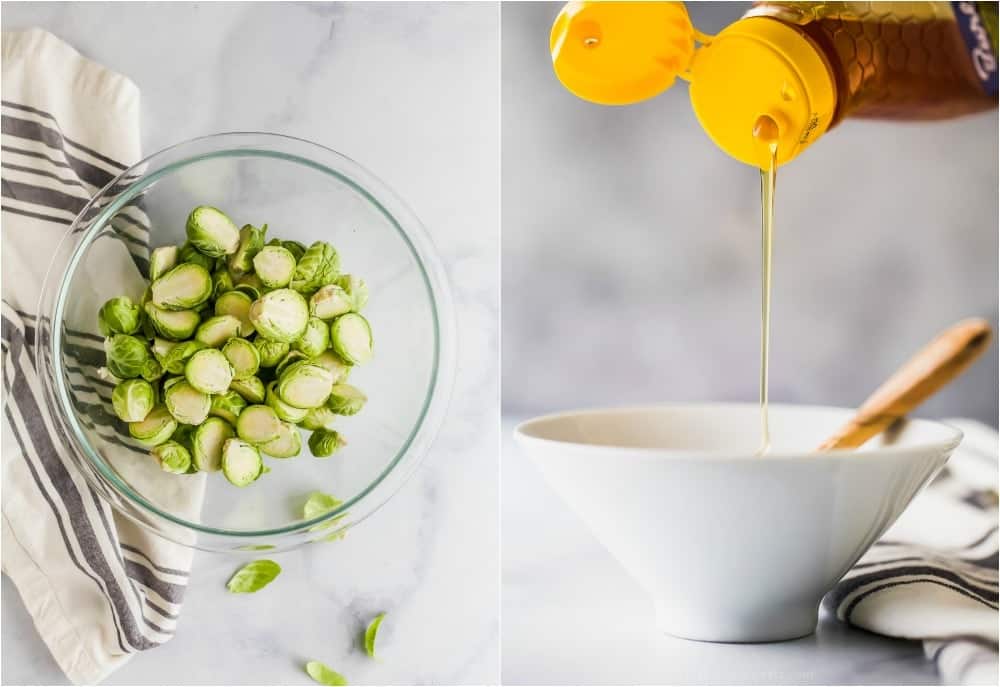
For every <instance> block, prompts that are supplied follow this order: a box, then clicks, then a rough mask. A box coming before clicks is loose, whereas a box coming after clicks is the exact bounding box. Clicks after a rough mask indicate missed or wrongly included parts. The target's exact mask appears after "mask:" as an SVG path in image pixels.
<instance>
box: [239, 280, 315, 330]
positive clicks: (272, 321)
mask: <svg viewBox="0 0 1000 687" xmlns="http://www.w3.org/2000/svg"><path fill="white" fill-rule="evenodd" d="M250 321H251V322H253V325H254V327H256V328H257V331H258V332H259V333H260V334H261V335H262V336H263V337H264V338H265V339H270V340H271V341H283V342H285V343H292V342H293V341H295V340H296V339H298V338H299V337H300V336H302V333H303V332H304V331H305V329H306V323H307V322H308V321H309V306H308V305H307V304H306V299H305V298H303V297H302V295H301V294H299V293H296V292H295V291H292V290H291V289H276V290H274V291H271V292H270V293H265V294H264V295H263V296H261V297H260V298H259V299H257V300H256V301H254V303H253V305H251V306H250Z"/></svg>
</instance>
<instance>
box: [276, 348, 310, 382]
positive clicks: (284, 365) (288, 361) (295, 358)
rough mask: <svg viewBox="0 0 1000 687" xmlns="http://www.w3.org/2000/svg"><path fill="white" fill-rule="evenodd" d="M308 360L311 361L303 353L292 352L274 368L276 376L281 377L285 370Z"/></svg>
mask: <svg viewBox="0 0 1000 687" xmlns="http://www.w3.org/2000/svg"><path fill="white" fill-rule="evenodd" d="M306 360H309V356H307V355H306V354H305V353H303V352H302V351H299V350H290V351H288V353H286V354H285V357H284V358H282V359H281V360H280V361H279V362H278V365H277V367H275V368H274V374H275V376H277V377H281V375H283V374H284V373H285V370H287V369H288V368H289V367H291V366H292V364H293V363H297V362H299V361H306Z"/></svg>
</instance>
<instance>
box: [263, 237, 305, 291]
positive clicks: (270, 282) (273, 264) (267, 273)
mask: <svg viewBox="0 0 1000 687" xmlns="http://www.w3.org/2000/svg"><path fill="white" fill-rule="evenodd" d="M253 269H254V272H255V273H256V274H257V276H258V277H259V278H260V281H261V283H262V284H263V285H264V286H266V287H268V288H271V289H279V288H281V287H283V286H288V282H290V281H291V280H292V273H293V272H294V271H295V256H294V255H292V254H291V252H290V251H289V250H288V249H287V248H282V247H281V246H264V248H262V249H261V251H260V252H259V253H257V256H256V257H255V258H254V259H253Z"/></svg>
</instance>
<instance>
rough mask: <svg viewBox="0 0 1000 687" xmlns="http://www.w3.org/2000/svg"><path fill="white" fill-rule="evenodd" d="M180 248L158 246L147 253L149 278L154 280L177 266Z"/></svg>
mask: <svg viewBox="0 0 1000 687" xmlns="http://www.w3.org/2000/svg"><path fill="white" fill-rule="evenodd" d="M179 257H180V250H179V249H178V248H177V246H160V247H159V248H154V249H153V252H151V253H150V254H149V279H150V281H156V280H157V279H159V278H160V277H162V276H163V275H164V274H166V273H167V272H169V271H170V270H172V269H173V268H175V267H176V266H177V263H178V258H179Z"/></svg>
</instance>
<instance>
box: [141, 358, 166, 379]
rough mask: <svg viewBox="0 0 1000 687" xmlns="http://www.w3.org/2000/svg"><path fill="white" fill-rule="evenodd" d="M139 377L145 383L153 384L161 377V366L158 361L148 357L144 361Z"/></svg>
mask: <svg viewBox="0 0 1000 687" xmlns="http://www.w3.org/2000/svg"><path fill="white" fill-rule="evenodd" d="M140 375H141V376H142V378H143V379H145V380H146V381H147V382H155V381H156V380H157V379H159V378H160V377H162V376H163V366H162V365H160V361H159V360H157V359H156V358H154V357H152V356H150V358H149V360H147V361H146V364H145V365H143V366H142V372H141V373H140Z"/></svg>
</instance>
